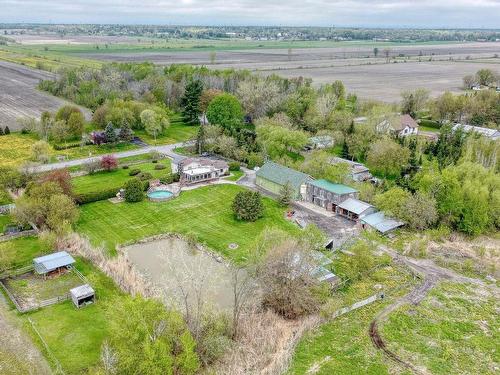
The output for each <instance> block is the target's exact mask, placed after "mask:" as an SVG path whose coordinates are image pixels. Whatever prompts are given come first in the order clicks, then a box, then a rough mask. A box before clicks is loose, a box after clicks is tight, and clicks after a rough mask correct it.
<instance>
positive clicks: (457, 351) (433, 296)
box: [382, 282, 500, 374]
mask: <svg viewBox="0 0 500 375" xmlns="http://www.w3.org/2000/svg"><path fill="white" fill-rule="evenodd" d="M499 309H500V304H499V301H498V300H497V299H495V298H494V295H492V294H491V293H483V292H482V291H478V290H477V287H476V286H474V285H470V284H469V285H467V284H462V285H459V284H453V283H448V282H444V283H441V284H440V285H438V286H437V287H435V288H434V289H433V290H432V291H431V292H430V294H429V295H428V296H427V298H426V299H425V300H424V301H422V303H420V304H419V305H418V306H403V307H401V308H400V309H399V310H398V311H396V312H394V313H393V314H391V315H390V317H389V320H388V322H387V323H386V324H384V326H383V331H382V334H383V337H384V338H385V339H386V341H387V342H388V346H389V348H390V349H391V350H392V351H394V352H396V353H397V354H398V355H399V356H400V357H402V358H405V359H410V361H411V362H412V363H413V364H414V365H416V366H418V367H419V368H425V369H426V370H427V371H424V372H426V373H432V374H498V371H497V370H495V367H497V368H498V366H499V362H500V320H499V319H498V311H499Z"/></svg>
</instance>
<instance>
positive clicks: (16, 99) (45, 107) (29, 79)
mask: <svg viewBox="0 0 500 375" xmlns="http://www.w3.org/2000/svg"><path fill="white" fill-rule="evenodd" d="M53 77H54V74H53V73H48V72H44V71H41V70H36V69H31V68H28V67H25V66H21V65H18V64H12V63H9V62H5V61H0V81H1V82H2V89H1V90H0V126H2V127H5V126H8V127H9V128H10V130H11V131H15V130H20V129H19V124H18V123H17V119H18V118H20V117H35V118H39V117H40V114H41V113H42V112H43V111H57V110H58V109H59V108H60V107H62V106H63V105H65V104H68V102H67V101H65V100H63V99H60V98H57V97H54V96H52V95H50V94H47V93H46V92H43V91H39V90H37V88H36V86H37V85H38V83H39V81H40V80H42V79H52V78H53ZM84 113H85V114H86V116H87V117H88V118H89V117H90V112H89V111H86V110H84Z"/></svg>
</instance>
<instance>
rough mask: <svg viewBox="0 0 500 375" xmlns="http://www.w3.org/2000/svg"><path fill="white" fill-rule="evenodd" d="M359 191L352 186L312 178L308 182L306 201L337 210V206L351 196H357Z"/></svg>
mask: <svg viewBox="0 0 500 375" xmlns="http://www.w3.org/2000/svg"><path fill="white" fill-rule="evenodd" d="M357 197H358V191H357V190H356V189H353V188H352V187H350V186H347V185H343V184H335V183H333V182H330V181H327V180H323V179H321V180H311V181H308V182H307V183H306V194H305V201H306V202H309V203H313V204H315V205H316V206H320V207H323V208H324V209H326V210H327V211H333V212H337V206H338V205H339V204H340V203H342V202H343V201H345V200H346V199H349V198H357Z"/></svg>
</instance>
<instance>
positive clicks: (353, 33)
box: [0, 24, 500, 42]
mask: <svg viewBox="0 0 500 375" xmlns="http://www.w3.org/2000/svg"><path fill="white" fill-rule="evenodd" d="M0 29H3V30H4V31H3V33H4V35H5V34H7V35H8V34H11V33H29V32H36V33H39V32H55V33H58V34H60V35H77V34H84V35H109V36H118V35H123V36H135V37H137V36H143V37H158V38H179V39H220V38H252V39H261V38H264V39H271V40H277V39H284V40H381V41H385V40H386V41H392V42H409V41H412V42H425V41H464V40H465V41H478V40H484V41H495V40H497V39H500V30H478V29H471V30H467V29H370V28H336V27H286V26H203V27H201V26H161V25H44V24H0Z"/></svg>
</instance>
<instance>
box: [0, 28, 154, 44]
mask: <svg viewBox="0 0 500 375" xmlns="http://www.w3.org/2000/svg"><path fill="white" fill-rule="evenodd" d="M1 31H2V30H1V29H0V32H1ZM8 38H10V39H13V40H15V41H16V42H17V43H21V44H26V45H37V44H96V43H127V44H139V43H141V42H143V41H144V40H148V39H149V38H145V37H140V38H134V37H128V36H118V35H117V36H112V35H66V36H63V37H61V35H59V34H55V33H53V34H50V33H45V34H17V35H8Z"/></svg>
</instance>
